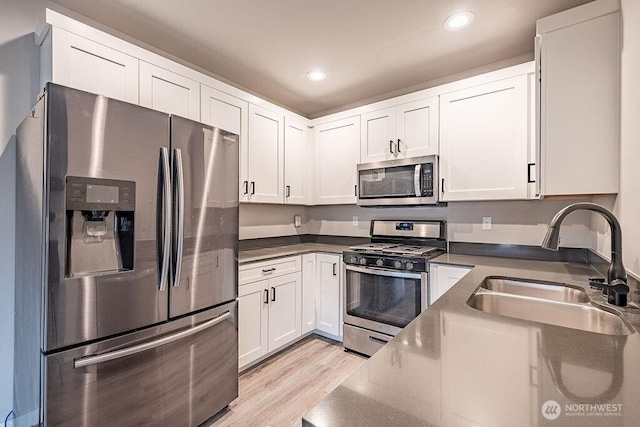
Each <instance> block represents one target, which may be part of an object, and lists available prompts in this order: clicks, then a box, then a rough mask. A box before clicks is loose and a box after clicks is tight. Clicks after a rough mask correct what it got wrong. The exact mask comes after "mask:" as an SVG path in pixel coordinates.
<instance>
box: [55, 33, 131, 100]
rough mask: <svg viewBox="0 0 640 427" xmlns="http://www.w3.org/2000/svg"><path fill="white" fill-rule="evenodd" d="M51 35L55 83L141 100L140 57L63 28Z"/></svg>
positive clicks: (106, 94)
mask: <svg viewBox="0 0 640 427" xmlns="http://www.w3.org/2000/svg"><path fill="white" fill-rule="evenodd" d="M51 37H52V42H51V43H52V46H51V49H52V52H51V61H52V62H51V73H52V74H51V80H52V81H53V82H54V83H58V84H61V85H64V86H69V87H72V88H75V89H80V90H84V91H87V92H91V93H97V94H100V95H104V96H107V97H109V98H114V99H119V100H122V101H127V102H131V103H133V104H137V103H138V59H136V58H134V57H132V56H129V55H125V54H124V53H122V52H119V51H117V50H114V49H111V48H108V47H106V46H104V45H101V44H99V43H96V42H94V41H91V40H89V39H85V38H84V37H80V36H77V35H75V34H72V33H69V32H67V31H65V30H62V29H60V28H52V35H51Z"/></svg>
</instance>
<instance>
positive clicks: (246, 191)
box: [242, 181, 249, 195]
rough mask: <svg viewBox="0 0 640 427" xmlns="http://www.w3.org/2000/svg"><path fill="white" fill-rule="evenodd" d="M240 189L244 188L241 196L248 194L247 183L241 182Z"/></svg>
mask: <svg viewBox="0 0 640 427" xmlns="http://www.w3.org/2000/svg"><path fill="white" fill-rule="evenodd" d="M242 188H244V191H243V192H242V194H243V195H247V194H249V181H242Z"/></svg>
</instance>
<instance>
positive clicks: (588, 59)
mask: <svg viewBox="0 0 640 427" xmlns="http://www.w3.org/2000/svg"><path fill="white" fill-rule="evenodd" d="M616 3H617V2H610V3H609V4H610V5H611V7H614V8H615V9H617V8H618V7H619V5H617V4H616ZM593 5H595V3H590V4H589V5H584V6H582V7H578V8H575V9H572V11H575V12H576V16H577V10H578V9H581V10H582V16H583V17H584V21H582V22H575V21H573V22H570V21H569V19H560V18H559V16H556V15H554V16H550V17H548V18H545V19H541V20H540V21H538V29H539V30H542V31H540V32H541V34H540V37H541V40H542V42H541V43H540V45H539V49H540V56H539V57H538V62H537V65H539V66H540V80H539V83H540V87H539V89H540V92H539V93H540V112H539V114H540V153H539V154H540V173H541V177H540V190H541V193H542V195H548V196H552V195H568V194H606V193H617V192H618V180H619V177H618V175H619V174H618V163H619V157H620V156H619V134H618V131H619V111H620V98H619V97H620V86H619V84H620V83H619V80H620V50H621V47H620V43H621V41H622V39H621V37H620V29H619V25H620V24H619V19H620V17H619V13H618V12H616V13H608V14H606V15H604V16H592V15H593V14H594V13H593V12H587V11H588V10H589V9H591V6H593ZM592 10H593V9H592ZM590 15H591V16H590ZM572 16H573V15H572ZM569 52H570V54H569Z"/></svg>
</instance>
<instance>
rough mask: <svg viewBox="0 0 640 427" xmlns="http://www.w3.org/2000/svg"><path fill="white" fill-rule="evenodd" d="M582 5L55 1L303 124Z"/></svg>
mask: <svg viewBox="0 0 640 427" xmlns="http://www.w3.org/2000/svg"><path fill="white" fill-rule="evenodd" d="M588 1H589V0H316V1H311V0H208V1H207V0H180V1H175V0H92V1H87V0H54V2H55V3H57V4H59V5H61V6H63V7H65V8H68V9H70V10H72V11H75V12H77V13H80V14H81V15H84V16H86V17H88V18H90V19H93V20H95V21H98V22H100V23H102V24H104V25H106V26H108V27H111V28H113V29H115V30H117V31H120V32H122V33H125V34H127V35H129V36H131V37H134V38H136V39H138V40H140V41H142V42H144V43H147V44H149V45H151V46H154V47H156V48H158V49H161V50H163V51H165V52H168V53H170V54H172V55H175V56H177V57H179V58H181V59H183V60H185V61H187V62H190V63H192V64H195V65H197V66H199V67H202V68H204V69H206V70H208V71H210V72H212V73H215V74H217V75H219V76H222V77H224V78H225V79H227V80H230V81H232V82H235V83H236V84H238V85H240V86H242V87H244V88H246V89H248V90H250V91H252V92H254V93H257V94H261V95H263V96H265V97H267V98H269V99H271V100H273V101H275V102H277V103H279V104H281V105H284V106H287V107H289V108H290V109H292V110H294V111H297V112H299V113H301V114H303V115H306V116H309V117H316V116H318V115H320V114H321V113H323V112H327V111H330V110H335V109H336V108H337V107H340V106H344V105H348V104H350V105H354V104H357V103H358V101H362V100H365V99H371V98H375V97H379V96H380V95H382V94H387V93H391V92H394V93H395V94H397V93H399V92H402V91H401V89H403V88H407V87H410V86H415V85H419V84H421V83H424V82H428V81H432V80H436V79H440V78H442V77H444V76H447V75H451V74H455V73H460V72H463V71H465V70H469V69H473V68H477V67H482V66H485V65H487V64H491V63H495V62H498V61H503V60H507V59H509V58H514V57H518V56H521V55H524V54H530V53H531V52H533V37H534V32H535V21H536V19H538V18H541V17H543V16H547V15H551V14H553V13H556V12H559V11H562V10H566V9H569V8H571V7H574V6H577V5H580V4H584V3H587V2H588ZM461 10H470V11H473V13H474V14H475V20H474V22H473V23H472V24H471V26H469V27H468V28H466V29H463V30H460V31H456V32H450V31H446V30H444V28H443V22H444V20H445V18H447V17H448V16H449V15H451V14H452V13H454V12H456V11H461ZM314 68H322V69H324V70H325V71H326V72H327V73H328V74H329V77H328V79H327V80H325V81H323V82H311V81H309V80H307V78H306V73H307V72H308V71H310V70H311V69H314Z"/></svg>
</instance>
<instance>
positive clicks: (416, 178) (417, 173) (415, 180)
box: [413, 165, 422, 197]
mask: <svg viewBox="0 0 640 427" xmlns="http://www.w3.org/2000/svg"><path fill="white" fill-rule="evenodd" d="M421 177H422V165H416V169H415V171H414V172H413V186H414V188H415V190H416V197H422V188H421V181H422V180H421V179H420V178H421Z"/></svg>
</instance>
